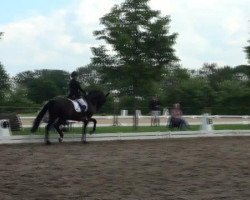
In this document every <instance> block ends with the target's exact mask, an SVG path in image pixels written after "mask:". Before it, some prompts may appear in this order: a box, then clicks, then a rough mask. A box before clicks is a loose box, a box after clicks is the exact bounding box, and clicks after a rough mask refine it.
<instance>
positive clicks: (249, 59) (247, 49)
mask: <svg viewBox="0 0 250 200" xmlns="http://www.w3.org/2000/svg"><path fill="white" fill-rule="evenodd" d="M248 43H249V45H248V46H246V47H245V48H244V51H245V52H246V54H247V59H248V63H249V64H250V40H248Z"/></svg>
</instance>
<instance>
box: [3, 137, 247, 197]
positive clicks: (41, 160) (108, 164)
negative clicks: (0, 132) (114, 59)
mask: <svg viewBox="0 0 250 200" xmlns="http://www.w3.org/2000/svg"><path fill="white" fill-rule="evenodd" d="M249 144H250V137H204V138H186V139H183V138H179V139H161V140H132V141H109V142H108V141H105V142H103V141H102V142H91V143H89V144H87V145H83V144H81V143H80V142H77V143H63V144H58V143H56V144H54V145H51V146H46V145H44V144H41V143H39V144H15V145H13V144H11V145H9V144H8V145H6V144H5V145H0V155H1V156H0V163H1V164H0V174H1V175H0V176H1V182H0V196H1V200H12V199H18V200H19V199H20V200H21V199H37V200H51V199H53V200H57V199H58V200H59V199H60V200H62V199H63V200H64V199H65V200H69V199H86V200H94V199H106V200H110V199H114V200H117V199H124V200H125V199H126V200H127V199H131V200H134V199H155V200H161V199H162V200H166V199H180V200H181V199H183V200H184V199H188V200H189V199H192V200H196V199H197V200H198V199H199V200H200V199H232V200H235V199H240V200H244V199H246V200H247V199H249V196H250V190H249V188H250V147H249Z"/></svg>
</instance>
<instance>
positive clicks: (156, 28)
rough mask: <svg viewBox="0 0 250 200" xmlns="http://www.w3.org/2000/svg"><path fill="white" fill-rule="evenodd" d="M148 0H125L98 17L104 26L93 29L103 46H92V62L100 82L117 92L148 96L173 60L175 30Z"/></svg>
mask: <svg viewBox="0 0 250 200" xmlns="http://www.w3.org/2000/svg"><path fill="white" fill-rule="evenodd" d="M148 2H149V0H126V1H125V3H122V4H121V5H115V6H114V7H113V8H112V10H111V12H110V13H108V14H106V15H105V16H104V17H102V18H101V24H102V25H103V26H104V27H105V28H104V29H102V30H99V31H95V32H94V35H95V36H96V37H97V39H99V40H104V41H105V42H106V43H107V46H108V47H111V48H112V50H113V51H112V53H111V52H109V51H108V50H107V49H108V47H106V46H104V45H103V46H100V47H98V48H92V52H93V54H94V57H93V59H92V64H93V65H94V67H95V69H96V71H97V72H98V74H99V76H100V82H101V83H102V84H103V85H105V87H106V88H107V89H109V90H114V89H116V90H119V92H120V94H126V95H132V96H134V97H136V96H147V95H148V94H149V93H150V91H152V89H153V87H154V86H155V82H159V81H160V80H161V78H162V74H163V73H164V71H165V70H166V68H167V66H169V65H170V64H171V63H172V62H174V61H177V60H178V59H177V57H176V56H175V50H174V49H173V45H174V44H175V40H176V37H177V34H176V33H173V34H170V33H169V23H170V17H169V16H163V17H162V16H161V15H160V12H159V11H155V10H152V9H150V7H149V6H148Z"/></svg>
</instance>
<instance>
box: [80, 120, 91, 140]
mask: <svg viewBox="0 0 250 200" xmlns="http://www.w3.org/2000/svg"><path fill="white" fill-rule="evenodd" d="M88 123H89V121H88V120H84V121H83V130H82V138H81V141H82V142H83V143H87V138H86V131H87V125H88Z"/></svg>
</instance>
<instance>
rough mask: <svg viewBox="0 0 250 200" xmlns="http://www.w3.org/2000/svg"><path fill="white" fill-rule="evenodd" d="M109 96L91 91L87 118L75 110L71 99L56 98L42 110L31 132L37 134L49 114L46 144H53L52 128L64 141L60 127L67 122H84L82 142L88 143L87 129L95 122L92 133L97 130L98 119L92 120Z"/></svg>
mask: <svg viewBox="0 0 250 200" xmlns="http://www.w3.org/2000/svg"><path fill="white" fill-rule="evenodd" d="M108 95H109V93H108V94H106V95H105V94H104V93H103V92H101V91H90V92H89V93H88V95H86V97H85V100H86V102H87V104H88V109H87V111H86V114H85V116H83V114H82V113H81V112H77V111H76V110H75V108H74V105H73V103H72V101H71V100H70V99H67V98H64V97H56V98H54V99H51V100H49V101H48V102H47V103H46V104H45V105H44V107H43V108H42V110H41V111H40V112H39V113H38V115H37V117H36V119H35V120H34V122H33V127H32V128H31V132H35V131H36V130H37V129H38V127H39V125H40V122H41V121H42V119H43V117H44V115H45V114H46V113H48V115H49V118H48V124H47V125H46V127H45V138H44V141H45V143H46V144H51V142H50V140H49V130H50V128H51V127H52V126H54V128H55V129H56V131H57V132H58V133H59V135H60V138H59V142H62V141H63V131H62V130H61V129H60V126H61V125H63V124H66V122H67V120H74V121H82V122H83V123H84V128H83V132H82V139H81V140H82V142H84V143H85V142H86V127H87V125H88V123H89V122H93V123H94V126H93V130H92V132H91V133H93V132H95V130H96V119H94V118H92V116H93V114H94V113H96V112H97V111H99V110H100V109H101V107H102V106H103V104H104V103H105V102H106V98H107V96H108Z"/></svg>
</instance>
